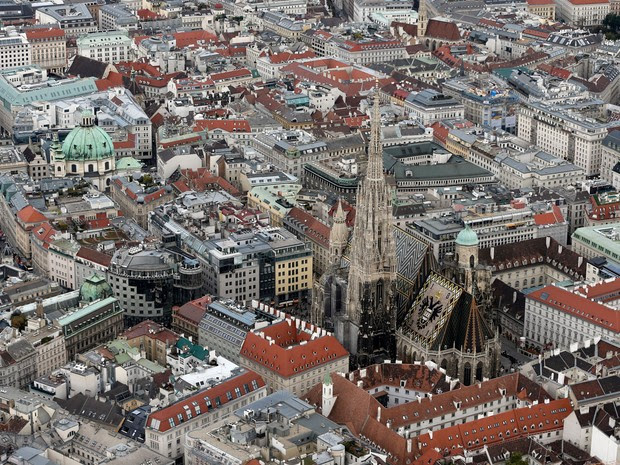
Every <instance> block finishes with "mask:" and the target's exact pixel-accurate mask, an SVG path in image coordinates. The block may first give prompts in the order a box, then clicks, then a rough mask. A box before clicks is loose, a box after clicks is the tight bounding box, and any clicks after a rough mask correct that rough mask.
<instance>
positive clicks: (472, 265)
mask: <svg viewBox="0 0 620 465" xmlns="http://www.w3.org/2000/svg"><path fill="white" fill-rule="evenodd" d="M469 266H470V268H473V267H474V256H473V255H470V256H469Z"/></svg>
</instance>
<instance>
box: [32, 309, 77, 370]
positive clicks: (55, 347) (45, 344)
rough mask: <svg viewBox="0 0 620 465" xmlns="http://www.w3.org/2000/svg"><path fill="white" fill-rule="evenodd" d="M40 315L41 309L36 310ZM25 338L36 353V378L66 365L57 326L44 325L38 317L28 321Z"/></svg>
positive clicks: (60, 333)
mask: <svg viewBox="0 0 620 465" xmlns="http://www.w3.org/2000/svg"><path fill="white" fill-rule="evenodd" d="M37 313H38V314H39V315H42V313H43V307H42V306H40V307H39V308H37ZM25 338H26V340H27V341H28V342H30V344H32V345H33V347H34V348H35V350H36V352H37V358H36V360H37V377H38V378H40V377H42V376H49V375H50V374H52V372H53V371H54V370H57V369H58V368H60V367H62V366H63V365H65V364H66V363H67V351H66V349H65V339H64V337H63V336H62V331H61V329H60V327H59V326H57V325H54V324H51V325H50V324H46V322H45V319H42V318H40V317H36V318H32V319H30V320H28V331H27V332H26V334H25Z"/></svg>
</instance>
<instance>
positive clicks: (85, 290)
mask: <svg viewBox="0 0 620 465" xmlns="http://www.w3.org/2000/svg"><path fill="white" fill-rule="evenodd" d="M112 295H113V294H112V288H111V287H110V285H109V284H108V282H107V281H106V280H105V278H104V277H103V276H102V275H100V274H97V273H93V275H92V276H90V277H88V278H86V280H85V281H84V283H83V284H82V286H81V287H80V299H81V300H82V301H83V302H94V301H95V300H99V299H105V298H106V297H110V296H112Z"/></svg>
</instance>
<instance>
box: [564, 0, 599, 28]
mask: <svg viewBox="0 0 620 465" xmlns="http://www.w3.org/2000/svg"><path fill="white" fill-rule="evenodd" d="M609 11H610V7H609V0H557V1H556V14H557V16H558V19H562V20H564V21H565V22H566V23H567V24H570V25H571V26H577V27H590V26H598V25H600V24H602V22H603V19H605V16H607V15H608V14H609Z"/></svg>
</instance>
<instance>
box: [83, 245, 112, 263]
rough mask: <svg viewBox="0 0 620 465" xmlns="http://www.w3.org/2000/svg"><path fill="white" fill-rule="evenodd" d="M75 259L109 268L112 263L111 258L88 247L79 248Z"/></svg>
mask: <svg viewBox="0 0 620 465" xmlns="http://www.w3.org/2000/svg"><path fill="white" fill-rule="evenodd" d="M76 257H80V258H82V259H84V260H87V261H89V262H93V263H97V264H98V265H102V266H105V267H108V266H110V262H111V261H112V257H111V256H109V255H107V254H105V253H103V252H99V251H97V250H94V249H91V248H89V247H80V250H78V253H77V254H76Z"/></svg>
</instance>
